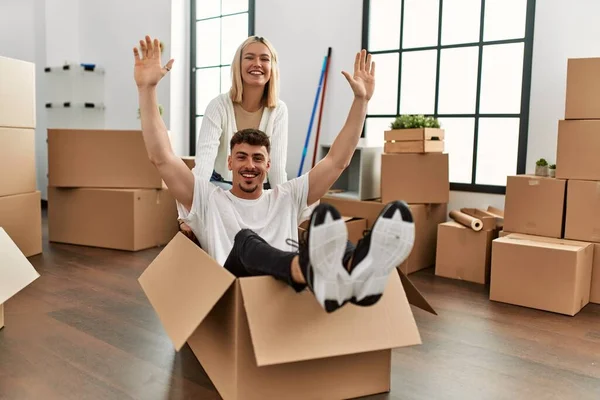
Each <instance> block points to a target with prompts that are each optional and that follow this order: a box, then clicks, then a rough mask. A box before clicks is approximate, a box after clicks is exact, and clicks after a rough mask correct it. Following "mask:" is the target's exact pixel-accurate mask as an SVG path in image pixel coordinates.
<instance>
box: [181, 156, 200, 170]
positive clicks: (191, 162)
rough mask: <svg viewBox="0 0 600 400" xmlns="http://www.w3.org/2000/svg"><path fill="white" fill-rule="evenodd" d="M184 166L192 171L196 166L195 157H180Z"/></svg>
mask: <svg viewBox="0 0 600 400" xmlns="http://www.w3.org/2000/svg"><path fill="white" fill-rule="evenodd" d="M181 159H182V160H183V162H184V163H185V165H187V166H188V168H189V169H194V167H195V166H196V157H193V156H183V157H181Z"/></svg>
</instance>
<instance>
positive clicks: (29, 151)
mask: <svg viewBox="0 0 600 400" xmlns="http://www.w3.org/2000/svg"><path fill="white" fill-rule="evenodd" d="M0 171H2V174H0V197H1V196H10V195H13V194H22V193H31V192H35V190H36V172H35V130H34V129H20V128H0ZM8 171H10V172H8Z"/></svg>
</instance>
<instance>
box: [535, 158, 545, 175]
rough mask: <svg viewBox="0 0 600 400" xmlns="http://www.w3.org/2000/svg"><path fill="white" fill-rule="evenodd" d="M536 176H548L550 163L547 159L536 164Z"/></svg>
mask: <svg viewBox="0 0 600 400" xmlns="http://www.w3.org/2000/svg"><path fill="white" fill-rule="evenodd" d="M535 174H536V175H537V176H548V161H546V159H545V158H540V159H539V160H537V161H536V162H535Z"/></svg>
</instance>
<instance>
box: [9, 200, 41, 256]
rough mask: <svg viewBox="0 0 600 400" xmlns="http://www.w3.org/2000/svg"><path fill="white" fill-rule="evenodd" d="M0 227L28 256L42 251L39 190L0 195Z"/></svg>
mask: <svg viewBox="0 0 600 400" xmlns="http://www.w3.org/2000/svg"><path fill="white" fill-rule="evenodd" d="M0 227H2V228H4V230H5V231H6V233H8V235H9V236H10V237H11V239H12V240H13V241H14V242H15V243H16V244H17V246H18V247H19V249H20V250H21V252H22V253H23V254H25V256H26V257H31V256H33V255H36V254H40V253H41V252H42V199H41V193H40V192H39V191H36V192H32V193H25V194H16V195H12V196H3V197H0Z"/></svg>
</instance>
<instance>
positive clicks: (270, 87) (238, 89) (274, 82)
mask: <svg viewBox="0 0 600 400" xmlns="http://www.w3.org/2000/svg"><path fill="white" fill-rule="evenodd" d="M250 43H262V44H264V45H265V46H267V49H269V51H270V52H271V78H270V79H269V81H268V82H267V84H266V85H265V91H264V95H263V99H264V100H265V103H266V104H265V105H266V106H267V107H270V108H274V107H275V106H277V102H278V100H279V65H278V62H277V58H278V57H277V52H276V51H275V48H274V47H273V45H272V44H271V43H270V42H269V41H268V40H267V39H265V38H263V37H260V36H250V37H249V38H248V39H246V40H244V42H243V43H242V44H241V45H240V46H239V47H238V49H237V51H236V52H235V56H233V62H232V63H231V89H229V97H231V101H233V102H234V103H241V102H242V95H243V94H244V85H243V82H242V52H243V51H244V49H245V48H246V46H248V45H249V44H250Z"/></svg>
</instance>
